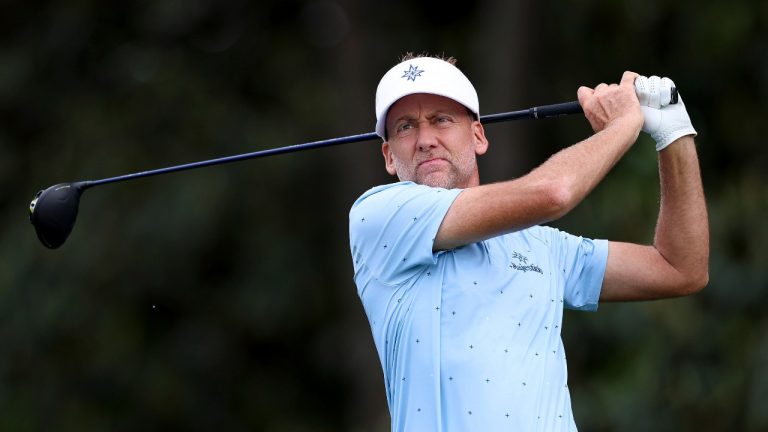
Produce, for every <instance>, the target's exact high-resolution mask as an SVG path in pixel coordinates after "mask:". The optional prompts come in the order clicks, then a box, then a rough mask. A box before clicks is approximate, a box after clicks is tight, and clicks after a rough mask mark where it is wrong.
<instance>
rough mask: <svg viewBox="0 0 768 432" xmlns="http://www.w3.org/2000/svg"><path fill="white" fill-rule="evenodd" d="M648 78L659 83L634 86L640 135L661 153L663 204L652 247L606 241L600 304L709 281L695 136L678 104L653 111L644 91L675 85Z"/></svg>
mask: <svg viewBox="0 0 768 432" xmlns="http://www.w3.org/2000/svg"><path fill="white" fill-rule="evenodd" d="M641 79H642V80H644V81H640V82H638V81H639V80H641ZM651 79H657V81H656V83H655V85H647V84H648V82H649V79H648V78H645V77H642V78H638V80H636V81H635V85H636V87H637V92H638V96H639V98H640V103H641V105H643V106H642V109H643V115H644V117H645V124H644V125H643V130H644V131H645V132H648V133H649V134H650V135H651V136H652V137H653V138H654V140H655V141H656V148H657V150H659V153H658V155H659V178H660V183H661V205H660V209H659V217H658V221H657V222H656V232H655V236H654V241H653V245H651V246H645V245H637V244H630V243H620V242H609V244H608V262H607V265H606V270H605V278H604V280H603V287H602V291H601V294H600V300H602V301H626V300H651V299H659V298H666V297H677V296H683V295H687V294H692V293H695V292H698V291H700V290H701V289H703V288H704V287H705V286H706V285H707V282H708V281H709V223H708V221H707V207H706V203H705V199H704V190H703V187H702V184H701V174H700V171H699V160H698V156H697V154H696V145H695V143H694V141H693V137H694V136H695V133H696V131H695V130H694V129H693V126H692V125H691V121H690V118H689V117H688V113H687V112H686V110H685V105H684V104H683V102H682V99H680V102H679V104H676V105H668V106H666V107H662V108H661V109H656V108H659V107H658V97H656V98H655V99H654V98H653V97H647V96H649V93H648V91H647V89H649V88H650V89H658V88H659V87H662V88H663V87H664V86H665V85H666V86H667V87H669V86H671V85H674V83H672V81H671V80H668V79H666V78H664V79H662V81H661V85H660V84H659V81H658V78H657V77H652V78H651ZM665 80H666V81H665ZM644 84H645V86H644ZM644 89H645V90H644ZM657 91H658V90H657ZM652 95H653V94H652V93H651V94H650V96H652ZM657 96H658V94H657ZM654 104H655V105H656V106H655V107H654ZM662 111H663V113H664V115H663V116H662V115H661V112H662ZM677 137H679V138H677Z"/></svg>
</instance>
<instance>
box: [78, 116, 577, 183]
mask: <svg viewBox="0 0 768 432" xmlns="http://www.w3.org/2000/svg"><path fill="white" fill-rule="evenodd" d="M582 112H583V111H582V109H581V106H580V105H579V103H578V102H576V101H574V102H566V103H559V104H553V105H542V106H539V107H533V108H528V109H524V110H519V111H511V112H506V113H499V114H488V115H485V116H481V117H480V121H481V122H482V123H483V124H490V123H498V122H502V121H508V120H520V119H543V118H549V117H557V116H562V115H568V114H578V113H582ZM377 138H378V135H376V133H374V132H369V133H365V134H359V135H350V136H345V137H340V138H331V139H327V140H323V141H313V142H308V143H303V144H295V145H290V146H286V147H278V148H273V149H268V150H260V151H255V152H251V153H243V154H239V155H234V156H226V157H221V158H217V159H209V160H204V161H200V162H192V163H188V164H183V165H176V166H171V167H166V168H159V169H155V170H151V171H142V172H137V173H133V174H125V175H121V176H117V177H110V178H105V179H101V180H90V181H85V182H82V183H83V188H88V187H93V186H100V185H104V184H108V183H116V182H121V181H126V180H133V179H137V178H143V177H150V176H155V175H160V174H168V173H172V172H177V171H185V170H190V169H195V168H202V167H207V166H211V165H221V164H225V163H231V162H239V161H243V160H247V159H256V158H260V157H266V156H274V155H279V154H284V153H293V152H297V151H302V150H310V149H316V148H320V147H330V146H335V145H341V144H350V143H355V142H362V141H371V140H374V139H377Z"/></svg>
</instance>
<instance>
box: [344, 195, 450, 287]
mask: <svg viewBox="0 0 768 432" xmlns="http://www.w3.org/2000/svg"><path fill="white" fill-rule="evenodd" d="M461 191H462V190H461V189H451V190H448V189H442V188H433V187H429V186H424V185H418V184H415V183H413V182H401V183H395V184H391V185H384V186H380V187H377V188H374V189H371V190H369V191H368V192H366V193H365V194H363V196H361V197H360V198H359V199H358V200H357V201H356V202H355V203H354V204H353V206H352V209H351V211H350V213H349V240H350V248H351V250H352V260H353V264H354V267H355V273H357V272H358V271H359V270H360V269H361V268H362V267H365V268H366V269H367V270H368V271H369V272H370V273H371V276H372V277H374V278H376V279H377V280H379V281H380V282H382V283H386V284H399V283H402V282H403V281H405V280H407V279H408V278H409V277H411V276H412V275H414V274H415V273H416V272H417V271H419V270H420V268H422V267H423V266H425V265H432V264H434V263H436V261H437V256H438V255H439V254H440V253H441V252H437V253H433V252H432V246H433V243H434V240H435V236H436V234H437V231H438V229H439V228H440V224H441V223H442V222H443V218H444V217H445V214H446V213H447V212H448V209H449V208H450V206H451V204H453V201H454V200H455V199H456V197H457V196H458V195H459V193H461Z"/></svg>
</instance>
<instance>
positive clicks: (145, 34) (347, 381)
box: [0, 0, 768, 431]
mask: <svg viewBox="0 0 768 432" xmlns="http://www.w3.org/2000/svg"><path fill="white" fill-rule="evenodd" d="M767 26H768V3H766V2H764V1H762V2H761V1H740V0H733V1H729V2H720V1H693V0H682V1H677V2H664V1H640V0H634V1H614V0H589V1H581V0H580V1H576V0H571V1H560V2H555V1H541V2H536V1H532V0H531V1H503V0H492V1H491V0H489V1H484V2H460V3H451V2H438V1H434V0H430V1H425V2H405V1H381V0H364V1H358V2H354V1H351V0H340V1H338V2H330V1H317V2H310V3H305V2H297V1H272V2H247V1H244V0H241V1H236V0H233V1H213V0H193V1H182V0H157V1H134V2H97V1H87V0H80V1H62V2H55V3H50V4H49V3H41V2H11V1H0V197H1V198H0V218H1V219H0V222H2V224H0V227H2V228H0V430H2V431H40V430H45V431H106V430H114V431H136V430H146V431H152V430H163V431H167V430H191V431H210V430H222V431H245V430H253V431H255V430H258V431H262V430H263V431H384V430H387V429H388V427H389V416H388V413H387V410H386V400H385V397H384V385H383V378H382V375H381V371H380V366H379V363H378V358H377V356H376V353H375V349H374V346H373V341H372V338H371V336H370V331H369V328H368V324H367V321H366V319H365V315H364V313H363V309H362V306H361V305H360V303H359V300H358V298H357V295H356V292H355V286H354V284H353V282H352V266H351V263H350V258H349V248H348V235H347V214H348V210H349V207H350V205H351V204H352V202H353V201H354V200H355V198H356V197H357V196H358V195H360V194H361V193H362V192H363V191H365V190H366V189H368V188H369V187H371V186H374V185H376V184H379V183H382V182H388V181H390V178H389V177H388V176H387V175H386V173H385V172H384V169H383V163H382V160H381V156H380V150H379V143H378V142H368V143H362V144H352V145H349V146H343V147H336V148H330V149H323V150H314V151H311V152H304V153H299V154H295V155H285V156H278V157H273V158H269V159H264V160H257V161H249V162H243V163H239V164H236V165H230V166H223V167H214V168H206V169H202V170H197V171H193V172H187V173H178V174H172V175H167V176H163V177H155V178H150V179H142V180H137V181H133V182H128V183H122V184H117V185H112V186H108V187H103V188H96V189H93V190H89V191H88V192H87V193H86V194H85V195H84V198H83V201H82V204H81V207H80V216H79V220H78V223H77V226H76V227H75V230H74V232H73V233H72V235H71V237H70V238H69V240H68V242H67V243H66V244H65V245H64V246H63V247H62V248H61V249H59V250H55V251H51V250H47V249H45V248H44V247H43V246H41V245H40V243H39V242H38V241H37V238H36V237H35V234H34V232H33V229H32V227H31V225H30V224H29V222H28V219H27V206H28V203H29V201H30V199H31V198H32V196H33V195H34V193H35V192H37V190H38V189H41V188H43V187H47V186H49V185H51V184H54V183H59V182H64V181H74V180H83V179H98V178H103V177H111V176H115V175H119V174H125V173H129V172H135V171H142V170H146V169H151V168H156V167H162V166H167V165H174V164H178V163H183V162H191V161H196V160H201V159H208V158H213V157H219V156H224V155H229V154H235V153H243V152H248V151H254V150H257V149H265V148H270V147H276V146H283V145H288V144H294V143H299V142H305V141H312V140H317V139H325V138H330V137H335V136H342V135H350V134H356V133H363V132H369V131H371V130H372V129H373V126H374V112H373V102H374V89H375V86H376V84H377V83H378V80H379V78H380V77H381V75H382V74H383V73H384V72H385V71H386V70H387V69H388V68H389V67H390V66H391V65H393V64H395V63H396V62H397V59H398V57H399V56H400V55H401V54H403V53H404V52H406V51H416V52H420V51H425V50H426V51H430V52H433V53H445V54H446V55H453V56H456V57H458V59H459V66H460V67H461V68H462V69H463V70H464V72H465V73H466V74H467V75H468V76H469V77H470V79H472V80H473V82H474V83H475V86H476V88H477V90H478V93H479V95H480V100H481V102H482V103H481V112H482V113H492V112H500V111H509V110H513V109H519V108H525V107H528V106H533V105H538V104H546V103H554V102H561V101H567V100H573V99H575V95H576V89H577V88H578V86H580V85H589V86H594V85H596V84H598V83H600V82H612V81H613V82H615V81H617V80H618V79H619V78H620V76H621V73H622V72H623V71H624V70H627V69H629V70H634V71H637V72H639V73H642V74H646V75H651V74H657V75H666V76H670V77H672V78H673V79H674V80H675V81H676V83H677V85H678V87H679V89H680V91H681V94H682V95H683V97H684V99H685V102H686V105H687V107H688V110H689V113H690V115H691V118H692V120H693V123H694V126H695V127H696V128H697V130H698V131H699V137H698V139H697V141H698V145H699V151H700V156H701V164H702V170H703V177H704V184H705V190H706V194H707V196H708V205H709V211H710V220H711V239H712V248H711V265H710V273H711V278H710V284H709V287H708V288H706V289H705V290H704V291H703V292H702V293H700V294H697V295H695V296H693V297H689V298H682V299H676V300H667V301H659V302H649V303H635V304H606V305H602V306H601V308H600V311H599V312H598V313H596V314H584V313H575V312H566V317H565V321H566V325H565V328H564V332H563V338H564V341H565V345H566V348H567V350H568V360H569V372H570V388H571V395H572V398H573V406H574V411H575V416H576V421H577V424H578V425H579V426H580V428H581V429H582V430H585V431H613V430H616V431H618V430H622V431H623V430H635V431H722V430H729V431H730V430H742V431H759V430H768V410H766V409H765V407H766V400H768V315H766V313H765V312H764V309H765V306H766V305H768V286H766V285H768V282H767V281H768V269H767V267H768V227H767V226H766V225H767V224H766V220H767V219H766V216H765V210H766V208H767V207H768V187H767V183H766V177H768V174H766V173H767V172H768V152H766V150H765V145H766V143H765V139H764V130H763V127H764V126H765V124H766V119H768V117H767V115H768V109H767V108H766V103H765V101H766V98H767V97H768V28H767ZM487 133H488V135H489V138H490V140H491V143H492V146H491V149H490V153H489V155H488V156H486V157H485V158H484V159H482V160H481V174H482V177H483V180H484V181H485V182H489V181H498V180H503V179H509V178H512V177H516V176H520V175H523V174H525V173H526V172H527V171H529V170H530V169H532V168H533V167H535V166H536V165H538V164H539V163H541V162H542V161H544V160H545V159H546V158H547V157H548V155H550V154H552V153H553V152H555V151H557V150H558V149H560V148H562V147H564V146H567V145H570V144H572V143H575V142H577V141H579V140H581V139H583V138H584V137H586V136H588V135H589V133H590V129H589V126H588V124H587V122H586V121H585V120H584V119H583V118H580V117H569V118H562V119H556V120H547V121H540V122H530V121H526V122H516V123H506V124H499V125H491V126H488V127H487ZM657 206H658V180H657V168H656V154H655V151H654V149H653V143H652V142H651V141H650V139H648V138H647V137H642V138H641V139H640V140H639V142H638V145H637V146H635V147H634V148H633V149H632V150H631V151H630V152H629V154H628V155H627V156H626V157H625V158H624V160H623V161H622V162H621V163H620V164H619V165H618V166H617V167H616V168H615V169H614V171H613V172H612V173H611V174H609V176H608V177H607V178H606V179H605V181H604V182H603V183H602V184H601V185H600V186H599V187H598V188H597V189H596V190H595V191H594V193H593V194H592V195H591V196H590V197H588V198H587V200H586V201H585V202H584V203H582V204H581V205H580V206H579V207H578V208H577V209H576V210H575V211H573V212H572V213H571V214H569V215H568V216H566V217H565V218H564V219H563V220H561V221H558V222H557V223H556V224H555V225H556V226H558V227H560V228H563V229H566V230H568V231H570V232H572V233H575V234H580V235H584V236H589V237H600V238H609V239H613V240H623V241H635V242H643V243H647V242H650V241H651V239H652V233H653V225H654V221H655V217H656V211H657Z"/></svg>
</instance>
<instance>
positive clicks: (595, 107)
mask: <svg viewBox="0 0 768 432" xmlns="http://www.w3.org/2000/svg"><path fill="white" fill-rule="evenodd" d="M449 60H452V59H449ZM673 86H674V84H673V83H672V81H671V80H669V79H667V78H659V77H650V78H647V77H643V76H639V75H638V74H636V73H633V72H625V73H624V74H623V76H622V77H621V80H620V82H619V83H618V84H599V85H597V86H596V87H595V88H589V87H580V88H579V89H578V92H577V94H578V99H579V103H580V104H581V106H582V107H583V109H584V115H585V117H586V118H587V120H588V121H589V123H590V125H591V126H592V129H593V130H594V134H593V135H591V136H590V137H589V138H587V139H585V140H583V141H581V142H579V143H577V144H574V145H572V146H570V147H567V148H565V149H564V150H562V151H560V152H558V153H557V154H555V155H554V156H552V157H551V158H550V159H549V160H547V161H546V162H544V163H543V164H542V165H541V166H539V167H538V168H536V169H534V170H533V171H531V172H530V173H528V174H527V175H525V176H523V177H520V178H516V179H513V180H509V181H505V182H501V183H494V184H484V185H483V184H481V183H480V175H479V172H478V166H477V161H476V158H477V156H480V155H483V154H485V153H486V152H487V151H488V147H489V143H488V140H487V139H486V136H485V132H484V130H483V125H482V124H481V123H480V122H479V121H478V119H479V114H480V108H479V103H478V97H477V93H476V91H475V89H474V87H473V86H472V84H471V83H470V81H469V80H468V79H467V78H466V77H465V76H464V74H463V73H462V72H461V71H459V69H457V68H456V67H455V66H454V64H453V62H452V61H445V60H442V59H438V58H432V57H415V58H414V57H407V58H405V59H404V61H402V62H401V63H400V64H398V65H396V66H394V67H393V68H392V69H390V70H389V71H388V72H387V73H386V74H385V75H384V77H383V78H382V79H381V82H380V83H379V86H378V89H377V91H376V132H377V134H378V135H379V136H381V137H382V139H383V140H384V142H383V144H382V153H383V155H384V164H385V167H386V170H387V172H389V173H390V174H392V175H397V177H398V178H399V180H400V181H399V182H397V183H392V184H387V185H382V186H378V187H374V188H373V189H371V190H369V191H367V192H365V193H364V194H363V195H362V196H361V197H360V198H359V199H358V200H357V201H356V202H355V203H354V205H353V206H352V209H351V211H350V215H349V231H350V246H351V252H352V260H353V263H354V279H355V282H356V284H357V289H358V294H359V296H360V299H361V300H362V303H363V306H364V308H365V311H366V314H367V316H368V320H369V322H370V326H371V331H372V333H373V337H374V341H375V343H376V349H377V351H378V354H379V358H380V360H381V366H382V368H383V371H384V381H385V386H386V393H387V402H388V405H389V411H390V414H391V418H392V430H393V431H418V432H424V431H485V432H488V431H524V432H528V431H573V430H576V425H575V423H574V418H573V413H572V412H571V401H570V396H569V392H568V379H567V369H566V353H565V350H564V348H563V343H562V340H561V337H560V332H561V329H562V322H563V308H568V309H577V310H585V311H594V310H596V309H597V306H598V302H600V301H627V300H650V299H660V298H666V297H676V296H682V295H687V294H691V293H695V292H697V291H699V290H701V289H702V288H703V287H704V286H705V285H706V284H707V280H708V255H709V240H708V238H709V234H708V223H707V213H706V207H705V201H704V194H703V190H702V184H701V179H700V174H699V167H698V159H697V155H696V147H695V145H694V141H693V137H694V136H695V135H696V131H695V130H694V129H693V127H692V125H691V121H690V119H689V116H688V114H687V112H686V109H685V105H684V104H683V101H682V99H679V101H678V102H677V103H673V104H668V103H669V101H670V100H671V99H675V98H676V95H675V91H674V90H673ZM641 130H642V131H644V132H647V133H649V134H650V135H651V136H652V137H653V138H654V140H655V141H656V149H657V150H658V161H659V176H660V179H661V180H660V181H661V204H660V209H659V216H658V220H657V221H656V231H655V237H654V242H653V245H639V244H630V243H621V242H614V241H607V240H593V239H588V238H583V237H579V236H575V235H571V234H568V233H565V232H562V231H559V230H557V229H554V228H550V227H546V226H541V225H540V224H544V223H547V222H550V221H553V220H556V219H558V218H560V217H563V216H564V215H566V214H567V213H568V212H569V211H570V210H571V209H573V208H574V207H576V205H578V204H579V203H580V202H581V201H582V200H583V199H584V198H585V197H586V196H587V194H589V192H590V191H591V190H592V189H593V188H594V187H595V186H596V185H597V184H598V182H600V181H601V180H602V179H603V178H604V177H605V176H606V174H607V173H608V171H610V169H611V168H612V167H613V166H614V165H615V164H616V162H617V161H619V159H621V157H622V156H623V155H624V154H625V153H626V152H627V150H628V149H629V148H630V147H631V146H632V145H633V144H634V143H635V141H636V140H637V138H638V135H639V133H640V131H641ZM617 199H621V197H617ZM649 223H650V221H649Z"/></svg>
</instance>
